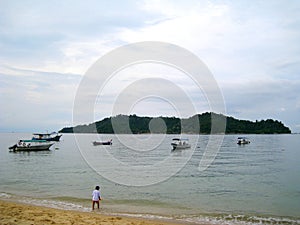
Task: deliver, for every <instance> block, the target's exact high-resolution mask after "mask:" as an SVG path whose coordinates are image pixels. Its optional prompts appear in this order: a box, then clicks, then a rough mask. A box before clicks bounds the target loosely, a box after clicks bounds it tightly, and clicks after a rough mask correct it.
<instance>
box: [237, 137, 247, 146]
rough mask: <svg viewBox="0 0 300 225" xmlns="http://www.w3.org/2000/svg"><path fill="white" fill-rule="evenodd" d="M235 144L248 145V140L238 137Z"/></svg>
mask: <svg viewBox="0 0 300 225" xmlns="http://www.w3.org/2000/svg"><path fill="white" fill-rule="evenodd" d="M237 144H238V145H244V144H250V140H249V139H248V138H246V137H238V139H237Z"/></svg>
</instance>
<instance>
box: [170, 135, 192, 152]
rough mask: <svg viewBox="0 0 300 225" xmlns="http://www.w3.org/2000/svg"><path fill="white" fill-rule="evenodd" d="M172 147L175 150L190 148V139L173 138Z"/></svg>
mask: <svg viewBox="0 0 300 225" xmlns="http://www.w3.org/2000/svg"><path fill="white" fill-rule="evenodd" d="M171 145H172V146H173V150H177V149H186V148H190V147H191V145H190V144H189V139H186V138H173V139H172V143H171Z"/></svg>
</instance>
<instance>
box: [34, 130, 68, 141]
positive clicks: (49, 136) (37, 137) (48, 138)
mask: <svg viewBox="0 0 300 225" xmlns="http://www.w3.org/2000/svg"><path fill="white" fill-rule="evenodd" d="M61 136H62V134H58V133H56V132H52V133H50V134H48V133H46V134H43V133H35V134H33V138H32V140H45V141H59V139H60V138H61Z"/></svg>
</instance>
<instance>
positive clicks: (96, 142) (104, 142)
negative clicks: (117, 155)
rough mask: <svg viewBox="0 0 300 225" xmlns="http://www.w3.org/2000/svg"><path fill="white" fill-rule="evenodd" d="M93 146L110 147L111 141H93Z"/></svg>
mask: <svg viewBox="0 0 300 225" xmlns="http://www.w3.org/2000/svg"><path fill="white" fill-rule="evenodd" d="M93 145H94V146H97V145H112V140H109V141H93Z"/></svg>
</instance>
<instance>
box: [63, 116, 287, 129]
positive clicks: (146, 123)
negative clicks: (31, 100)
mask: <svg viewBox="0 0 300 225" xmlns="http://www.w3.org/2000/svg"><path fill="white" fill-rule="evenodd" d="M212 116H213V118H214V120H215V121H216V120H218V119H220V120H223V121H224V120H225V121H226V128H225V134H290V133H291V130H290V129H289V128H288V127H286V126H285V125H284V124H283V123H282V122H280V121H278V120H273V119H267V120H260V121H257V120H256V121H255V122H253V121H249V120H239V119H235V118H233V117H228V116H224V115H222V114H216V113H211V112H206V113H203V114H197V115H194V116H192V117H190V118H186V119H180V118H176V117H155V118H153V117H147V116H146V117H145V116H143V117H140V116H137V115H130V116H127V115H118V116H115V117H109V118H105V119H103V120H101V121H97V122H94V123H91V124H88V125H78V126H75V127H66V128H63V129H61V130H60V131H59V132H60V133H106V134H112V133H123V134H128V133H134V134H142V133H151V132H152V133H167V134H180V133H181V132H183V133H193V134H196V133H197V134H210V133H211V118H212ZM197 119H198V121H199V124H198V125H199V126H195V124H197V123H198V121H196V123H195V120H197ZM162 120H163V121H162ZM124 121H125V124H122V123H124ZM118 122H119V123H118ZM162 122H163V123H162ZM128 124H129V126H128ZM151 124H152V126H151ZM153 124H154V125H153ZM156 124H157V126H156ZM123 125H124V126H123ZM183 126H184V129H183ZM151 127H152V128H151ZM213 133H224V131H223V132H222V131H221V132H213Z"/></svg>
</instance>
